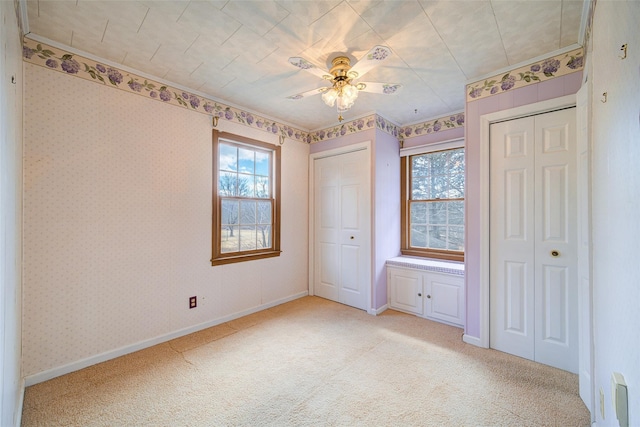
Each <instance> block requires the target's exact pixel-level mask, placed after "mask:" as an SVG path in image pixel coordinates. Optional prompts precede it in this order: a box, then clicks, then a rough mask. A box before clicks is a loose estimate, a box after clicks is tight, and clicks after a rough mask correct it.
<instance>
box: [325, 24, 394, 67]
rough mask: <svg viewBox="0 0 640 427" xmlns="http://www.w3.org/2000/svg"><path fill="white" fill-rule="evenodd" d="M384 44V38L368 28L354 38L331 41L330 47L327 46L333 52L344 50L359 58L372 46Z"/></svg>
mask: <svg viewBox="0 0 640 427" xmlns="http://www.w3.org/2000/svg"><path fill="white" fill-rule="evenodd" d="M385 44H386V43H385V41H384V39H382V38H381V37H380V36H379V35H378V34H377V33H376V32H375V31H373V30H369V31H367V32H366V33H364V34H362V35H360V36H358V37H356V38H354V39H351V40H349V41H346V40H338V41H337V43H332V44H331V46H330V47H329V46H327V47H328V48H329V49H330V50H331V51H333V52H344V53H347V54H349V55H352V56H354V57H355V58H356V59H357V60H360V59H362V57H363V56H364V55H366V54H367V52H369V51H370V50H371V48H372V47H374V46H377V45H385ZM352 65H353V64H352Z"/></svg>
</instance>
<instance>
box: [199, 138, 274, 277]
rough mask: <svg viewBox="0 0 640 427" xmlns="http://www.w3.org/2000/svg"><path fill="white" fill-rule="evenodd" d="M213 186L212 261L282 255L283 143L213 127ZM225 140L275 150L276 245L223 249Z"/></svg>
mask: <svg viewBox="0 0 640 427" xmlns="http://www.w3.org/2000/svg"><path fill="white" fill-rule="evenodd" d="M212 136H213V138H212V139H213V153H212V159H213V176H212V178H213V187H212V221H211V224H212V230H211V254H212V256H211V265H212V266H216V265H224V264H232V263H236V262H244V261H252V260H257V259H263V258H272V257H277V256H280V253H281V252H282V251H281V250H280V210H281V209H280V195H281V192H280V171H281V169H280V147H279V146H277V145H274V144H269V143H267V142H263V141H258V140H255V139H251V138H246V137H243V136H240V135H235V134H231V133H228V132H220V131H218V130H217V129H213V134H212ZM221 140H227V141H229V142H232V143H235V144H241V145H242V144H244V145H247V146H250V147H254V148H257V149H263V150H268V151H271V152H272V153H273V159H272V162H271V163H272V164H271V165H270V169H271V177H270V178H271V179H272V180H273V197H272V200H273V208H272V212H271V215H272V220H273V224H272V228H271V242H272V247H271V248H268V249H256V250H251V251H243V252H224V253H223V252H222V247H221V242H220V228H221V225H222V224H221V221H222V215H221V212H222V198H221V197H220V195H219V194H218V190H219V189H218V182H219V181H218V174H219V160H220V159H219V152H220V142H221Z"/></svg>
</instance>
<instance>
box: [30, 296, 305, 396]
mask: <svg viewBox="0 0 640 427" xmlns="http://www.w3.org/2000/svg"><path fill="white" fill-rule="evenodd" d="M308 294H309V292H308V291H304V292H300V293H297V294H294V295H290V296H288V297H285V298H282V299H279V300H276V301H272V302H269V303H266V304H262V305H259V306H257V307H253V308H250V309H247V310H243V311H239V312H237V313H233V314H230V315H228V316H224V317H220V318H218V319H214V320H210V321H208V322H205V323H200V324H198V325H194V326H190V327H188V328H184V329H180V330H178V331H175V332H171V333H168V334H165V335H161V336H158V337H155V338H151V339H148V340H144V341H140V342H138V343H135V344H131V345H127V346H124V347H120V348H117V349H115V350H110V351H107V352H104V353H101V354H97V355H95V356H91V357H87V358H86V359H81V360H78V361H75V362H72V363H69V364H67V365H63V366H59V367H56V368H53V369H49V370H47V371H43V372H39V373H37V374H33V375H29V376H27V377H25V378H24V386H23V388H24V387H28V386H31V385H34V384H38V383H41V382H43V381H47V380H50V379H52V378H55V377H59V376H61V375H65V374H68V373H71V372H74V371H78V370H80V369H84V368H86V367H89V366H92V365H95V364H98V363H102V362H106V361H107V360H111V359H115V358H116V357H120V356H124V355H126V354H129V353H133V352H136V351H139V350H142V349H145V348H148V347H152V346H154V345H157V344H161V343H163V342H167V341H170V340H172V339H175V338H179V337H182V336H184V335H189V334H192V333H194V332H198V331H201V330H203V329H207V328H211V327H212V326H217V325H220V324H222V323H225V322H229V321H231V320H234V319H238V318H240V317H243V316H247V315H249V314H253V313H257V312H258V311H262V310H266V309H268V308H271V307H275V306H277V305H280V304H284V303H286V302H289V301H293V300H296V299H298V298H302V297H305V296H307V295H308ZM23 395H24V393H23Z"/></svg>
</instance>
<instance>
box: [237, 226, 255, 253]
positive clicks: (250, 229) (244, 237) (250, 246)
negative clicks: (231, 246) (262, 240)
mask: <svg viewBox="0 0 640 427" xmlns="http://www.w3.org/2000/svg"><path fill="white" fill-rule="evenodd" d="M255 249H256V226H255V225H253V226H249V225H243V226H240V250H241V251H253V250H255Z"/></svg>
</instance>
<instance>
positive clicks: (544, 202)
mask: <svg viewBox="0 0 640 427" xmlns="http://www.w3.org/2000/svg"><path fill="white" fill-rule="evenodd" d="M490 141H491V142H490V144H491V158H490V161H491V176H490V179H491V201H490V203H491V220H490V221H491V222H490V227H491V228H490V234H491V240H490V248H491V249H490V252H491V255H490V258H491V261H490V276H491V284H490V304H491V320H490V322H491V331H490V345H491V347H493V348H496V349H498V350H501V351H505V352H508V353H511V354H515V355H518V356H521V357H525V358H528V359H531V360H535V361H538V362H541V363H544V364H547V365H551V366H555V367H558V368H560V369H564V370H568V371H571V372H577V368H578V359H577V355H578V353H577V350H578V342H577V329H578V324H577V275H576V262H577V259H576V245H577V239H576V223H575V219H576V212H577V211H576V194H575V189H576V182H575V170H576V167H575V110H574V109H569V110H561V111H556V112H552V113H547V114H541V115H538V116H533V117H526V118H522V119H517V120H512V121H508V122H503V123H497V124H492V125H491V138H490Z"/></svg>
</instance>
